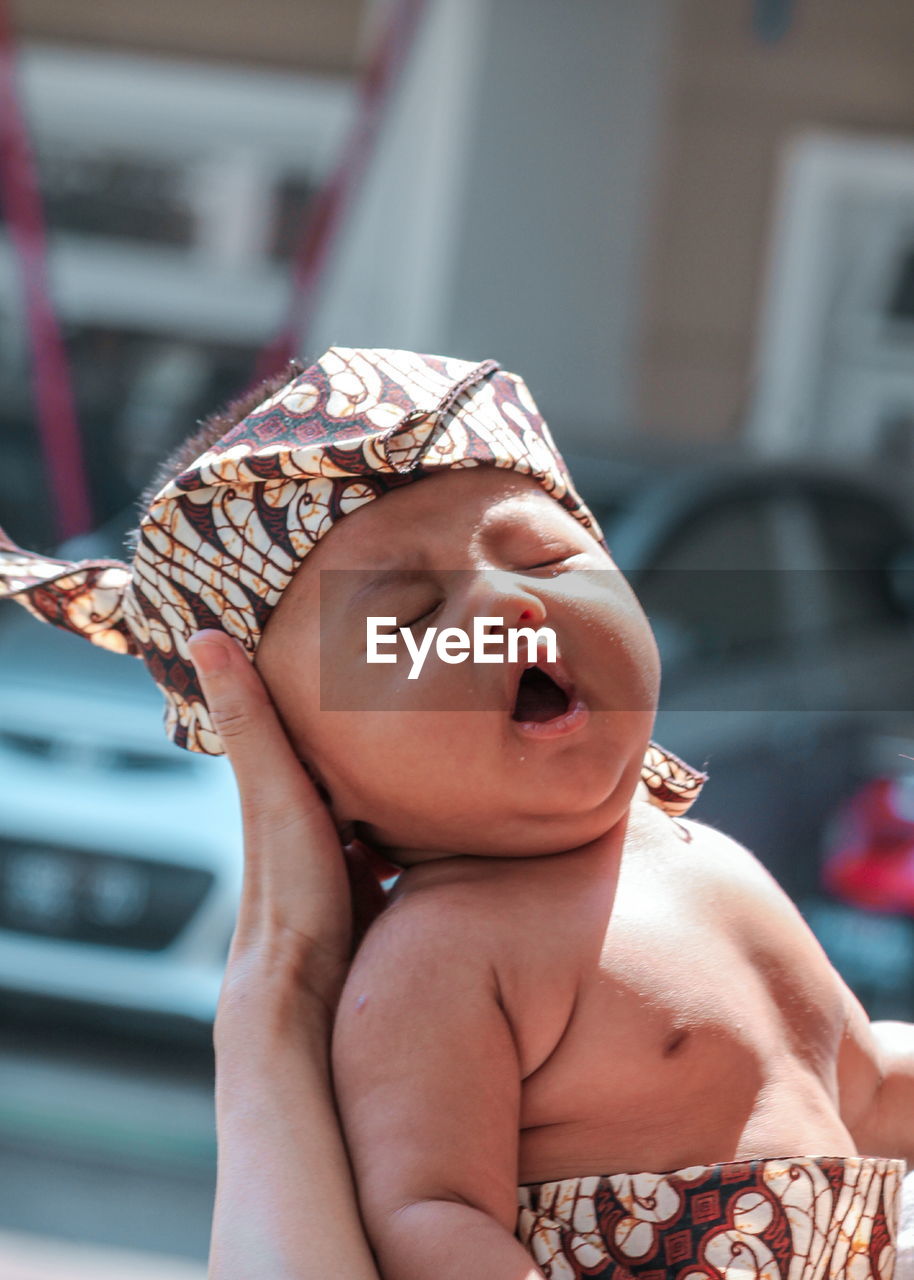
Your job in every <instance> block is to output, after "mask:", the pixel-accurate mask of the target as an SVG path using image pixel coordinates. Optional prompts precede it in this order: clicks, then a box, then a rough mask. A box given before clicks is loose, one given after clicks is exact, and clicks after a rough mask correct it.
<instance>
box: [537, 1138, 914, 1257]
mask: <svg viewBox="0 0 914 1280" xmlns="http://www.w3.org/2000/svg"><path fill="white" fill-rule="evenodd" d="M904 1169H905V1166H904V1162H903V1161H901V1160H888V1159H882V1158H869V1157H863V1156H846V1157H834V1158H832V1157H814V1156H801V1157H797V1158H788V1157H785V1158H779V1159H770V1160H769V1159H765V1160H746V1161H739V1162H729V1163H724V1164H714V1165H701V1166H694V1167H692V1168H688V1169H679V1170H677V1171H676V1172H674V1173H635V1174H627V1173H626V1174H611V1175H609V1176H606V1177H588V1178H566V1179H563V1180H562V1181H559V1182H542V1183H534V1184H530V1185H527V1186H522V1187H519V1188H518V1192H517V1197H518V1216H517V1229H516V1234H517V1237H518V1239H519V1240H520V1241H521V1243H522V1244H523V1245H524V1246H525V1247H526V1248H527V1249H528V1250H529V1252H530V1253H531V1254H532V1256H533V1258H534V1260H535V1261H536V1263H537V1264H538V1266H539V1268H540V1270H541V1271H542V1272H543V1274H544V1275H545V1276H546V1277H547V1280H581V1278H582V1277H585V1276H586V1277H590V1278H592V1280H632V1278H634V1280H892V1276H893V1271H894V1266H895V1247H896V1240H897V1236H898V1219H899V1211H900V1202H901V1186H902V1178H903V1176H904Z"/></svg>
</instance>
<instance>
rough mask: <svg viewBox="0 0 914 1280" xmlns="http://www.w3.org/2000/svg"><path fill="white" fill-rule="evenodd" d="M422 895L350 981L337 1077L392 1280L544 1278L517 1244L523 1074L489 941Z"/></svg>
mask: <svg viewBox="0 0 914 1280" xmlns="http://www.w3.org/2000/svg"><path fill="white" fill-rule="evenodd" d="M454 898H455V895H454V894H453V893H449V892H448V891H447V890H445V889H443V888H442V889H438V888H427V889H423V890H422V891H421V892H420V893H419V894H418V895H417V896H416V898H415V899H413V900H410V899H403V900H402V901H401V902H400V903H397V904H394V906H392V907H390V908H389V909H388V910H387V912H385V913H384V915H382V916H381V917H380V919H379V920H377V921H376V922H375V924H374V925H373V927H372V929H371V930H370V931H369V933H368V936H367V938H366V939H365V941H364V943H363V944H362V947H361V949H360V951H359V952H358V954H357V956H356V959H355V961H354V963H353V966H352V969H351V971H350V974H349V978H348V979H347V982H346V986H345V988H344V990H343V995H342V998H341V1000H340V1004H339V1009H338V1012H337V1020H336V1026H335V1029H334V1038H333V1072H334V1082H335V1086H336V1093H337V1099H338V1102H339V1107H340V1114H341V1119H342V1122H343V1128H344V1132H345V1135H346V1141H347V1145H348V1147H349V1151H350V1155H351V1158H352V1162H353V1168H354V1172H355V1176H356V1182H357V1185H358V1193H359V1202H360V1205H361V1210H362V1216H363V1219H364V1222H365V1227H366V1230H367V1233H368V1236H369V1239H370V1240H371V1243H372V1245H373V1248H374V1250H375V1253H376V1256H377V1259H378V1265H379V1269H380V1271H381V1273H382V1275H383V1276H385V1277H386V1278H387V1280H449V1278H450V1277H453V1278H454V1280H458V1277H459V1280H466V1277H467V1276H472V1277H473V1280H542V1272H541V1271H539V1269H538V1268H537V1267H536V1265H535V1263H534V1262H533V1260H532V1258H531V1257H530V1255H529V1254H528V1253H527V1251H526V1250H525V1249H524V1247H523V1246H522V1245H521V1244H520V1243H519V1241H518V1240H517V1239H515V1237H514V1226H515V1220H516V1216H517V1152H518V1130H519V1111H520V1068H519V1064H518V1059H517V1052H516V1049H515V1042H514V1036H513V1033H512V1029H511V1026H510V1023H509V1021H508V1018H507V1016H506V1014H505V1011H504V1009H503V1007H502V1005H501V1002H500V998H499V990H498V982H497V978H496V974H495V969H494V966H493V964H492V960H491V949H490V947H489V946H488V941H489V938H490V936H491V935H490V934H489V932H488V930H487V928H486V925H485V923H484V921H483V920H482V919H480V917H479V915H478V913H476V912H475V911H474V910H473V909H472V907H471V904H469V903H467V902H466V901H455V900H454Z"/></svg>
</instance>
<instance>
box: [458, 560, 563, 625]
mask: <svg viewBox="0 0 914 1280" xmlns="http://www.w3.org/2000/svg"><path fill="white" fill-rule="evenodd" d="M481 577H482V579H483V581H482V583H481V586H480V590H479V592H478V593H474V594H475V600H474V606H473V612H474V614H475V615H476V616H479V617H483V616H484V617H488V618H500V619H501V620H502V625H503V626H504V627H506V628H507V627H518V626H525V627H539V626H542V624H543V623H544V622H545V621H546V605H545V602H544V601H543V600H542V598H541V597H540V596H539V595H537V594H536V592H535V591H533V590H532V589H531V587H530V584H529V583H527V582H524V581H522V580H521V579H519V578H518V577H516V576H515V575H514V574H511V573H506V572H503V571H500V570H495V569H489V570H486V571H485V573H484V574H482V575H481Z"/></svg>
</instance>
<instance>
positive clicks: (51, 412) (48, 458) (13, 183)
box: [0, 0, 92, 539]
mask: <svg viewBox="0 0 914 1280" xmlns="http://www.w3.org/2000/svg"><path fill="white" fill-rule="evenodd" d="M0 207H2V209H3V214H4V217H5V219H6V224H7V231H8V233H9V237H10V240H11V241H12V244H13V249H14V252H15V256H16V260H17V262H18V266H19V275H20V281H21V286H22V293H23V301H24V306H25V320H26V327H27V331H28V338H29V347H30V354H31V375H32V394H33V399H34V405H35V414H36V418H37V423H38V433H39V437H40V440H41V448H42V453H43V455H44V465H45V472H46V475H47V478H48V485H49V487H50V490H51V500H52V506H53V512H54V525H55V531H56V534H57V537H58V538H60V539H63V538H68V537H71V536H72V535H74V534H77V533H84V532H86V530H88V529H90V528H91V527H92V508H91V503H90V500H89V486H88V483H87V478H86V470H85V461H84V458H83V451H82V441H81V439H80V432H79V424H78V422H77V418H76V407H75V404H74V399H73V391H72V386H71V382H70V369H69V363H68V361H67V353H66V348H65V346H64V341H63V335H62V334H61V331H60V326H59V325H58V323H57V317H56V315H55V314H54V308H53V305H52V303H51V295H50V289H49V286H48V271H47V261H48V243H47V235H46V232H45V224H44V214H43V210H42V206H41V195H40V192H39V188H38V177H37V172H36V167H35V162H34V158H33V156H32V150H31V147H30V145H29V136H28V130H27V128H26V125H25V120H24V118H23V116H22V113H21V111H20V109H19V98H18V94H17V83H16V57H15V52H14V48H13V37H12V30H11V27H10V23H9V16H8V13H7V9H6V0H0Z"/></svg>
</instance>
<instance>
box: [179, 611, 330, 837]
mask: <svg viewBox="0 0 914 1280" xmlns="http://www.w3.org/2000/svg"><path fill="white" fill-rule="evenodd" d="M188 649H189V651H190V655H191V660H192V661H193V664H194V668H195V670H196V672H197V675H198V677H199V679H200V684H201V687H202V689H203V696H204V698H205V699H206V705H207V707H208V709H209V713H210V716H211V718H212V721H213V726H214V728H215V730H216V732H217V733H218V734H219V737H220V738H221V740H222V745H223V746H224V748H225V753H226V755H227V756H228V758H229V761H230V762H231V765H232V768H233V770H234V772H235V778H236V779H237V782H238V791H239V794H240V797H241V804H242V811H243V814H244V817H245V821H246V824H249V825H254V826H257V825H258V824H263V825H265V826H267V827H269V829H270V831H271V832H275V831H276V830H277V829H279V828H282V827H284V826H288V825H289V824H290V823H291V824H293V825H299V824H301V823H302V822H303V821H304V822H306V823H311V824H314V826H315V828H316V830H315V831H314V834H322V835H325V836H332V838H333V841H334V843H336V831H335V827H334V825H333V821H332V819H331V817H330V814H329V812H328V810H327V808H326V806H325V805H324V803H323V802H322V801H321V798H320V796H319V795H318V793H317V790H316V788H315V786H314V783H313V782H312V781H311V779H310V777H309V776H308V774H307V772H306V771H305V769H304V767H303V766H302V764H301V762H300V761H299V760H298V758H297V756H296V755H295V752H294V751H293V750H292V747H291V744H290V743H289V740H288V738H287V736H286V733H285V730H284V729H283V726H282V724H281V722H280V719H279V717H278V715H277V714H276V710H275V708H274V706H273V703H272V702H271V700H270V696H269V694H268V693H267V690H266V688H265V687H264V684H263V681H262V680H261V679H260V677H259V676H258V674H257V672H256V671H255V669H254V667H253V665H252V663H251V662H250V661H249V659H248V657H247V655H246V654H245V651H244V650H243V648H242V647H241V645H240V644H239V643H238V642H237V641H236V640H233V639H232V638H231V636H228V635H226V634H225V633H224V632H221V631H214V630H206V631H200V632H197V633H196V634H195V635H194V636H192V637H191V639H190V641H189V643H188Z"/></svg>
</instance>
